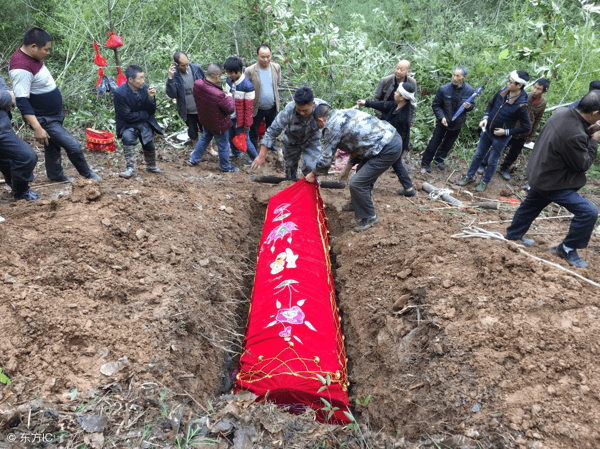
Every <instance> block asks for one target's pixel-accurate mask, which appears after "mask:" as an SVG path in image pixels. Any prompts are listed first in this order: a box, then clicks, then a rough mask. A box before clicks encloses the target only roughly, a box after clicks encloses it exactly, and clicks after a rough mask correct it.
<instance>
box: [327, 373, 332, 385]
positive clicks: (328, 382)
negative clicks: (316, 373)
mask: <svg viewBox="0 0 600 449" xmlns="http://www.w3.org/2000/svg"><path fill="white" fill-rule="evenodd" d="M327 385H328V386H329V385H331V377H330V376H329V374H328V375H327Z"/></svg>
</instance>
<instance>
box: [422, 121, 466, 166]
mask: <svg viewBox="0 0 600 449" xmlns="http://www.w3.org/2000/svg"><path fill="white" fill-rule="evenodd" d="M460 130H461V128H458V129H455V130H450V129H448V128H447V127H446V126H443V125H442V124H440V123H439V122H438V124H437V125H435V129H434V130H433V135H432V136H431V139H430V140H429V143H428V144H427V148H425V152H424V153H423V158H422V159H421V167H429V166H430V165H431V161H433V160H435V161H436V162H444V161H445V160H446V157H447V156H448V153H450V150H451V149H452V146H453V145H454V142H456V139H457V138H458V135H459V134H460Z"/></svg>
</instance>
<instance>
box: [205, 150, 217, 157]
mask: <svg viewBox="0 0 600 449" xmlns="http://www.w3.org/2000/svg"><path fill="white" fill-rule="evenodd" d="M208 153H209V154H212V155H213V156H217V157H219V153H218V152H217V150H215V149H214V148H211V149H210V150H208Z"/></svg>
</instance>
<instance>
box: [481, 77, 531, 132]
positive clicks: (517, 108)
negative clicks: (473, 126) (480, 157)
mask: <svg viewBox="0 0 600 449" xmlns="http://www.w3.org/2000/svg"><path fill="white" fill-rule="evenodd" d="M507 89H508V88H507V87H504V88H502V89H500V90H499V91H498V92H496V95H494V98H492V99H491V100H490V102H489V103H488V106H487V108H486V110H485V114H484V115H483V119H484V120H486V119H487V121H488V122H487V126H486V129H487V130H488V132H489V133H490V135H492V136H493V135H494V130H495V129H496V128H503V129H507V130H508V135H509V136H512V135H514V134H521V133H526V132H529V131H530V130H531V121H530V120H529V109H528V107H527V103H528V102H529V97H528V96H527V92H525V91H524V90H522V91H521V95H519V96H518V97H516V98H513V99H512V100H510V101H507V99H508V95H507V94H508V90H507ZM517 122H519V123H520V128H515V125H516V124H517Z"/></svg>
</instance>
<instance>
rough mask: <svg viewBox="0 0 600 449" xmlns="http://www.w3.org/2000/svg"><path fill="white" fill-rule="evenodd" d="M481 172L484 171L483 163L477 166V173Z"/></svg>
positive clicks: (480, 173)
mask: <svg viewBox="0 0 600 449" xmlns="http://www.w3.org/2000/svg"><path fill="white" fill-rule="evenodd" d="M483 172H485V167H484V166H483V165H480V166H479V168H478V169H477V174H478V175H483Z"/></svg>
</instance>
